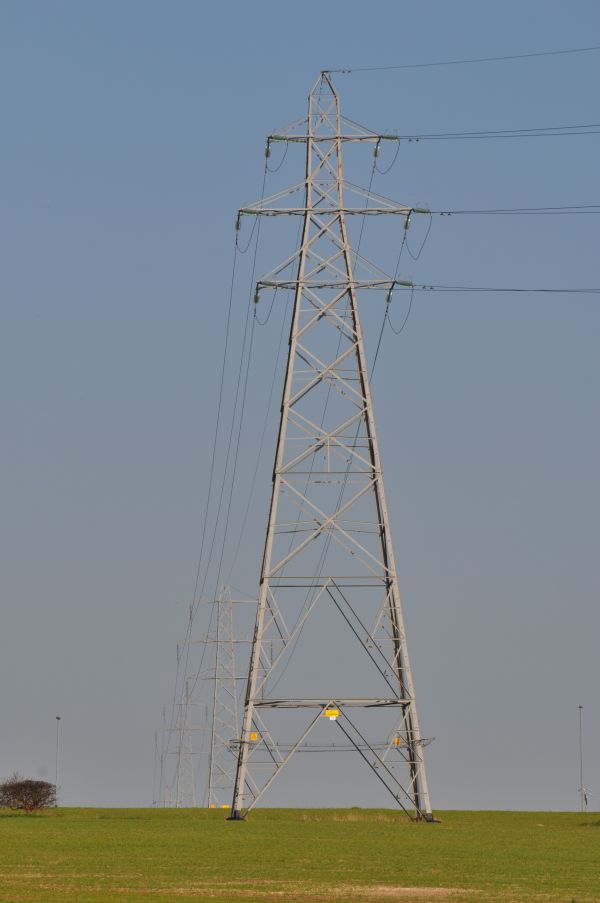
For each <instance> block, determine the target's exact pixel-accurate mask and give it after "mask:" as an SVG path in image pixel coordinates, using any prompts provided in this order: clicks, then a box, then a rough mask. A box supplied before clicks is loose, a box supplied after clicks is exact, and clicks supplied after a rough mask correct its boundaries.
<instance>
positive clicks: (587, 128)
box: [394, 122, 600, 141]
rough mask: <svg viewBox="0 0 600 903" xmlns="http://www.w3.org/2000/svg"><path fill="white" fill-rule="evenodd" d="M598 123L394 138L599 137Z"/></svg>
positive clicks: (440, 133) (422, 139) (428, 139)
mask: <svg viewBox="0 0 600 903" xmlns="http://www.w3.org/2000/svg"><path fill="white" fill-rule="evenodd" d="M599 134H600V123H598V122H592V123H586V124H585V125H549V126H541V127H539V128H527V129H486V130H484V131H481V132H476V131H471V132H415V133H414V134H406V135H397V136H394V137H395V138H396V139H397V140H398V141H465V140H468V139H472V138H476V139H479V140H481V139H490V138H558V137H564V136H566V135H599Z"/></svg>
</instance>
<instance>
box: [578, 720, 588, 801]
mask: <svg viewBox="0 0 600 903" xmlns="http://www.w3.org/2000/svg"><path fill="white" fill-rule="evenodd" d="M579 793H580V794H581V811H582V812H585V810H586V806H587V794H586V792H585V787H584V784H583V706H582V705H580V706H579Z"/></svg>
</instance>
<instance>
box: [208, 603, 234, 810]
mask: <svg viewBox="0 0 600 903" xmlns="http://www.w3.org/2000/svg"><path fill="white" fill-rule="evenodd" d="M235 601H236V600H234V599H233V598H232V596H231V590H230V589H229V587H227V586H224V587H223V588H222V590H221V593H220V594H219V597H218V599H217V600H216V603H215V604H216V606H217V626H216V637H215V640H216V649H215V674H214V685H213V700H212V703H213V704H212V724H211V734H210V752H209V762H208V792H207V797H208V805H209V807H210V808H223V807H225V806H227V807H229V803H230V800H231V791H232V788H233V785H234V781H235V769H236V754H235V741H236V739H237V737H238V736H239V718H238V688H237V677H236V667H235V664H236V656H235V642H236V641H235V639H234V633H233V606H234V604H235Z"/></svg>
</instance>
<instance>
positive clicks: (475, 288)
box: [380, 282, 600, 295]
mask: <svg viewBox="0 0 600 903" xmlns="http://www.w3.org/2000/svg"><path fill="white" fill-rule="evenodd" d="M389 285H390V283H389V282H388V283H382V284H381V286H380V287H381V288H383V287H386V288H389ZM394 290H395V291H407V292H412V291H415V292H491V293H497V294H511V293H520V294H543V295H600V288H523V287H520V286H505V287H502V286H480V285H425V284H420V285H418V284H416V283H415V284H414V285H413V284H412V283H409V284H406V285H395V286H394Z"/></svg>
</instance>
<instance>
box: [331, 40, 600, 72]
mask: <svg viewBox="0 0 600 903" xmlns="http://www.w3.org/2000/svg"><path fill="white" fill-rule="evenodd" d="M598 50H600V45H597V46H594V47H571V48H569V49H566V50H538V51H534V52H532V53H507V54H503V55H502V56H480V57H471V58H468V59H460V60H436V61H435V62H427V63H399V64H396V65H393V66H360V67H353V68H352V69H326V70H324V71H326V72H329V73H337V74H339V75H351V74H353V73H354V72H388V71H392V70H394V69H430V68H433V67H436V66H466V65H472V64H474V63H500V62H507V61H509V60H526V59H533V58H534V57H544V56H566V55H567V54H575V53H593V52H594V51H598Z"/></svg>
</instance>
